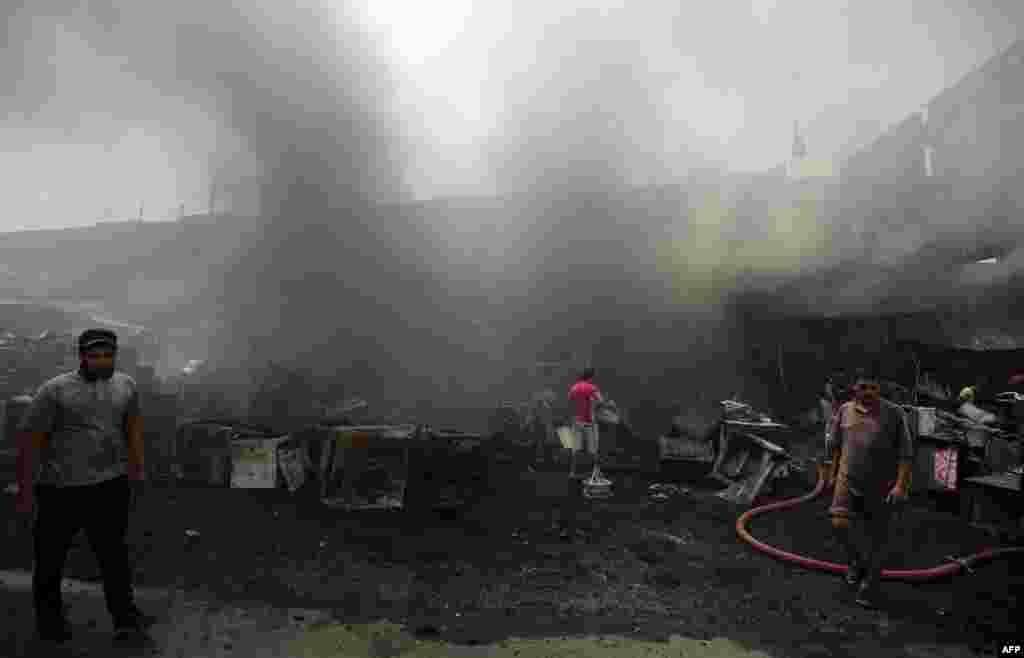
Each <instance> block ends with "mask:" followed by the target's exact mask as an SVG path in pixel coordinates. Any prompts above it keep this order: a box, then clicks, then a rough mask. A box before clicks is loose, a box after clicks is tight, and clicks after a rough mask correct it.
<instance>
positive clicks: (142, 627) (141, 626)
mask: <svg viewBox="0 0 1024 658" xmlns="http://www.w3.org/2000/svg"><path fill="white" fill-rule="evenodd" d="M156 621H157V619H156V617H154V616H153V615H147V614H146V613H145V612H143V611H142V610H139V609H138V608H137V607H135V606H132V607H131V609H130V610H129V611H128V614H126V615H125V616H124V617H123V618H121V619H117V620H115V621H114V629H115V630H117V631H126V632H127V631H131V630H137V631H148V630H149V629H150V628H152V627H153V625H154V624H156Z"/></svg>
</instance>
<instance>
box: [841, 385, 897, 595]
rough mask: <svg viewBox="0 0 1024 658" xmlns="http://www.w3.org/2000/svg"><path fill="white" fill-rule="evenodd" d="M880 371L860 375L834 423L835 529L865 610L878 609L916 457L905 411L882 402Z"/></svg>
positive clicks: (849, 573) (849, 579)
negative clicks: (896, 519) (897, 512)
mask: <svg viewBox="0 0 1024 658" xmlns="http://www.w3.org/2000/svg"><path fill="white" fill-rule="evenodd" d="M876 371H877V369H876ZM876 371H864V372H861V373H859V374H858V377H857V381H856V385H855V386H854V388H853V392H854V399H853V400H850V401H849V402H846V403H845V404H843V405H842V406H840V407H839V410H838V411H837V412H836V414H835V416H834V417H833V418H832V426H831V428H830V431H829V446H828V451H829V452H830V453H831V454H832V464H833V468H834V469H835V477H834V481H835V491H834V494H833V498H832V507H831V509H830V510H829V513H830V515H831V517H832V527H833V529H834V531H835V533H836V536H837V538H838V539H839V540H840V542H841V543H842V544H844V545H845V547H846V548H847V550H848V552H849V558H850V566H849V569H848V570H847V574H846V580H847V583H849V584H850V585H851V586H855V587H858V588H859V591H858V593H857V603H858V604H860V605H862V606H864V607H874V606H875V605H876V599H877V595H878V588H879V580H880V579H881V572H882V561H883V559H884V557H885V553H884V549H885V546H886V544H887V542H888V535H889V522H890V511H891V505H892V504H894V503H902V502H905V501H906V499H907V492H908V489H909V486H910V472H911V463H912V461H913V458H914V445H913V443H912V441H911V437H910V431H909V429H908V428H907V421H906V417H905V416H904V415H903V410H902V409H900V407H899V406H898V405H896V404H893V403H892V402H889V401H888V400H884V399H882V397H881V384H880V382H879V378H878V376H877V374H875V372H876ZM851 526H852V527H851ZM851 530H852V531H853V532H851Z"/></svg>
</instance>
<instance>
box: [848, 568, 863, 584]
mask: <svg viewBox="0 0 1024 658" xmlns="http://www.w3.org/2000/svg"><path fill="white" fill-rule="evenodd" d="M862 580H864V570H863V569H861V568H860V567H859V566H857V565H856V564H851V565H850V566H849V567H847V568H846V584H847V585H849V586H850V587H857V586H858V585H860V581H862Z"/></svg>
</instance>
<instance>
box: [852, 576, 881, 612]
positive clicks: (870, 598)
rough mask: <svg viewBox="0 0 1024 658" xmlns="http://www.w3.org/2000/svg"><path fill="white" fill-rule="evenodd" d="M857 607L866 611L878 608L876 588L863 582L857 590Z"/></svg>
mask: <svg viewBox="0 0 1024 658" xmlns="http://www.w3.org/2000/svg"><path fill="white" fill-rule="evenodd" d="M856 602H857V605H859V606H860V607H862V608H867V609H868V610H874V609H875V608H877V607H878V587H877V586H873V585H872V584H871V583H867V582H863V583H861V584H860V588H859V589H858V590H857V599H856Z"/></svg>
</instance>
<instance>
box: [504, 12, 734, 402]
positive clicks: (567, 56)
mask: <svg viewBox="0 0 1024 658" xmlns="http://www.w3.org/2000/svg"><path fill="white" fill-rule="evenodd" d="M542 28H543V29H540V30H539V31H538V32H537V33H529V32H527V33H526V34H525V35H524V34H519V33H517V35H516V42H515V46H514V47H513V46H509V50H510V51H511V52H503V51H502V48H501V46H500V45H499V46H498V47H497V48H496V49H495V52H494V53H493V60H494V62H495V65H496V68H497V69H498V71H497V73H496V76H495V77H496V79H498V80H503V81H505V83H504V84H503V85H502V86H501V88H500V89H497V90H494V89H492V90H490V91H491V92H492V94H493V98H494V104H495V106H496V107H500V108H502V109H501V110H500V111H499V115H498V119H499V120H498V125H499V130H498V131H497V134H498V135H499V139H497V140H495V142H494V143H493V144H492V145H491V162H492V166H493V169H494V173H495V181H496V184H497V186H498V189H499V190H501V193H502V194H503V195H504V196H505V198H506V199H507V202H508V204H509V206H510V207H512V208H514V209H515V210H514V211H510V212H511V214H513V215H514V216H516V217H518V218H524V221H520V222H518V223H517V224H515V225H511V226H510V227H509V228H508V233H507V237H508V244H509V248H510V249H512V250H515V251H516V252H517V253H518V254H519V255H520V262H521V263H522V265H521V267H522V268H523V270H525V271H527V272H529V273H530V274H529V275H527V276H526V277H524V278H523V279H521V280H520V281H519V282H517V283H515V284H512V285H511V288H512V290H513V291H514V292H513V293H512V294H511V295H510V297H511V298H512V299H518V300H522V301H521V303H518V304H512V305H510V306H509V308H508V309H507V311H508V316H507V318H506V320H505V324H504V327H505V328H506V331H507V333H508V334H509V335H515V336H518V337H519V341H518V349H519V350H521V352H520V354H521V357H522V359H523V360H524V361H528V360H530V359H534V358H537V357H538V356H541V355H565V354H572V355H573V357H574V359H575V360H576V361H577V363H582V362H585V361H589V362H591V363H593V364H596V365H597V366H598V367H599V369H602V373H603V375H602V381H603V382H604V384H605V385H606V386H608V387H610V390H613V391H616V392H617V395H618V396H619V399H620V400H622V401H623V402H625V403H627V404H637V403H639V402H641V401H642V397H643V396H644V395H645V393H644V391H645V390H646V391H648V392H649V391H652V390H653V389H654V388H657V387H658V386H659V385H660V382H661V381H662V379H674V380H675V381H678V379H679V370H680V368H691V367H694V366H695V364H697V362H699V361H703V358H712V357H713V356H714V352H715V350H714V349H706V348H707V345H704V346H703V347H704V349H702V350H701V352H700V353H701V354H702V355H703V357H702V358H695V354H696V352H690V353H689V354H687V350H688V348H689V347H690V346H691V345H692V346H696V345H697V344H699V343H703V342H704V341H702V340H701V337H702V336H703V335H705V332H706V330H707V329H708V328H709V327H710V326H712V323H713V322H714V321H716V320H717V319H718V309H715V308H712V307H707V306H705V307H702V308H699V309H698V308H692V307H688V308H682V307H680V306H679V305H678V304H677V303H676V302H677V300H676V299H675V298H674V297H673V296H672V295H671V292H672V291H671V290H667V289H666V281H665V276H664V273H663V272H659V271H658V266H657V262H656V260H657V253H656V252H657V247H658V245H659V242H660V241H661V240H663V239H664V238H665V237H666V236H667V235H668V233H667V230H666V227H668V226H670V225H672V224H676V225H678V224H679V223H680V222H685V221H686V220H687V217H686V216H687V214H688V213H689V206H690V201H691V199H689V198H686V197H685V196H683V197H680V196H679V195H678V192H670V193H669V194H668V196H667V197H664V198H663V197H660V196H659V195H658V193H657V190H658V187H657V186H658V185H659V184H662V185H663V184H665V183H670V184H674V186H676V184H678V182H679V181H681V180H683V181H686V180H689V178H690V176H691V175H693V174H696V173H697V172H701V171H705V170H707V169H708V168H710V167H711V166H712V163H709V162H708V159H707V158H706V157H705V156H704V155H703V154H701V153H699V152H692V151H686V150H673V149H672V147H671V146H670V142H669V140H668V139H667V134H668V133H667V131H666V127H667V126H668V125H669V123H670V121H671V112H670V111H669V108H668V106H667V103H666V98H665V92H666V89H667V87H668V83H669V82H670V81H671V78H670V77H666V76H665V75H664V72H661V71H658V70H656V69H653V68H652V66H651V63H650V60H649V58H648V57H647V56H646V55H647V53H646V52H645V47H644V45H643V44H642V43H640V42H639V41H636V40H634V39H632V38H618V37H617V36H616V29H615V21H614V20H613V19H609V17H608V16H607V15H604V14H603V13H602V12H597V11H594V12H578V13H575V14H573V15H571V16H570V17H564V18H562V19H561V20H559V21H554V20H552V21H551V22H550V23H548V24H546V25H543V26H542ZM531 37H533V39H532V40H531ZM524 52H530V53H531V55H530V58H529V60H528V61H529V66H524V65H523V62H522V60H521V59H520V58H517V57H516V56H515V55H517V54H518V55H520V57H521V54H522V53H524ZM517 73H518V74H517ZM672 132H674V133H675V134H676V136H677V137H678V134H679V133H680V132H684V133H685V132H686V128H685V126H682V127H680V126H676V127H674V129H673V131H672ZM687 141H689V140H682V142H683V143H687ZM666 355H673V356H666ZM727 368H728V367H727V366H726V369H727Z"/></svg>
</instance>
